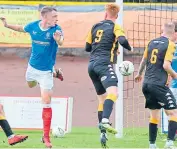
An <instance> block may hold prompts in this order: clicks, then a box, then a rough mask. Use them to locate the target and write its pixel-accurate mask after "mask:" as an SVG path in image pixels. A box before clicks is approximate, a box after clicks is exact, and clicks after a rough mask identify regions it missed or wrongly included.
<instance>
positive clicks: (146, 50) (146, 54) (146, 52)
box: [143, 46, 148, 58]
mask: <svg viewBox="0 0 177 149" xmlns="http://www.w3.org/2000/svg"><path fill="white" fill-rule="evenodd" d="M147 57H148V46H146V48H145V50H144V54H143V58H147Z"/></svg>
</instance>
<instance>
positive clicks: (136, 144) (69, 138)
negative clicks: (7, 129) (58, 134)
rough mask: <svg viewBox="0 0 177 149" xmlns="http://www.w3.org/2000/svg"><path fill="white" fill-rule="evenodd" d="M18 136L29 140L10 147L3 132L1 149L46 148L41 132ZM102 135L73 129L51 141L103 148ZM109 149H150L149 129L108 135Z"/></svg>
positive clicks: (94, 130) (62, 145) (92, 130)
mask: <svg viewBox="0 0 177 149" xmlns="http://www.w3.org/2000/svg"><path fill="white" fill-rule="evenodd" d="M14 132H15V133H16V134H27V135H29V138H28V140H26V141H25V142H23V143H20V144H17V145H15V146H12V147H11V146H9V145H8V144H7V139H6V136H5V135H4V133H3V132H2V130H1V131H0V148H44V144H43V143H41V142H40V139H41V135H42V132H41V131H22V130H18V131H17V130H15V131H14ZM99 137H100V133H99V130H98V129H97V128H80V127H79V128H73V129H72V132H71V133H69V134H66V135H65V136H64V138H53V137H52V135H51V141H52V144H53V148H101V145H100V142H99V141H100V140H99V139H100V138H99ZM108 139H109V141H108V143H107V144H108V146H109V148H148V129H147V128H132V129H130V128H128V129H124V137H123V138H121V139H117V138H115V136H114V135H112V134H108ZM165 139H166V135H164V134H161V133H160V132H159V134H158V137H157V145H158V147H159V148H163V147H164V144H165Z"/></svg>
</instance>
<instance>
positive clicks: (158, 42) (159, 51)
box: [143, 36, 175, 85]
mask: <svg viewBox="0 0 177 149" xmlns="http://www.w3.org/2000/svg"><path fill="white" fill-rule="evenodd" d="M174 52H175V43H174V42H172V41H170V40H169V39H168V38H166V37H163V36H161V37H159V38H156V39H153V40H151V41H150V42H149V44H148V46H147V47H146V49H145V51H144V55H143V57H144V58H147V63H146V71H145V76H144V83H147V84H155V85H166V83H167V80H168V74H167V72H166V71H165V69H164V68H163V64H164V61H165V60H166V61H170V62H171V61H172V59H173V55H174Z"/></svg>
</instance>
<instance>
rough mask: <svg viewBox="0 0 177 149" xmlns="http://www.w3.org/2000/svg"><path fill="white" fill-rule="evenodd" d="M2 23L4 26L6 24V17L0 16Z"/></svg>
mask: <svg viewBox="0 0 177 149" xmlns="http://www.w3.org/2000/svg"><path fill="white" fill-rule="evenodd" d="M0 19H1V21H2V23H3V24H4V26H5V27H6V26H7V21H6V18H4V17H0Z"/></svg>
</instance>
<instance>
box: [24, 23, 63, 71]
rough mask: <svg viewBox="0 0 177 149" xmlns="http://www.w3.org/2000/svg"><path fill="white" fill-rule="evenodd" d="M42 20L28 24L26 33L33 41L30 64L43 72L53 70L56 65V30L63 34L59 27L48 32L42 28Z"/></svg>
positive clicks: (25, 28) (51, 28)
mask: <svg viewBox="0 0 177 149" xmlns="http://www.w3.org/2000/svg"><path fill="white" fill-rule="evenodd" d="M39 23H40V20H38V21H35V22H32V23H29V24H27V25H26V26H25V27H24V31H25V32H28V33H29V34H30V36H31V40H32V49H31V56H30V59H29V64H30V65H31V66H32V67H34V68H35V69H38V70H41V71H48V70H51V71H52V68H53V66H54V65H55V60H56V53H57V49H58V45H57V43H56V41H55V40H54V38H53V33H55V32H56V30H59V31H61V32H62V30H61V28H60V27H59V26H58V25H55V26H54V27H50V28H49V29H47V30H42V29H41V28H40V25H39Z"/></svg>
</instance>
